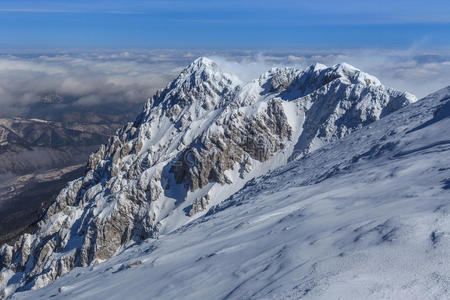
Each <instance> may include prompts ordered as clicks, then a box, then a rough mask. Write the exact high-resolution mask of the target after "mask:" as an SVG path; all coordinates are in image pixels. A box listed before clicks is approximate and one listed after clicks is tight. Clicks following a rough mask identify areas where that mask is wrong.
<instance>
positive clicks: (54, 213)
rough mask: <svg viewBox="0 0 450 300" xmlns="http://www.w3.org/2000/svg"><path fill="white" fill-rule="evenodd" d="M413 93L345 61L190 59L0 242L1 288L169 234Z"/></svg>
mask: <svg viewBox="0 0 450 300" xmlns="http://www.w3.org/2000/svg"><path fill="white" fill-rule="evenodd" d="M414 101H415V97H414V96H412V95H410V94H408V93H403V92H399V91H396V90H394V89H391V88H388V87H385V86H383V85H381V83H380V82H379V81H378V80H377V79H376V78H374V77H373V76H370V75H368V74H365V73H363V72H361V71H360V70H358V69H356V68H354V67H352V66H350V65H347V64H339V65H336V66H332V67H326V66H324V65H320V64H316V65H314V66H311V67H309V68H307V69H305V70H297V69H293V68H282V69H272V70H270V71H268V72H266V73H264V74H262V75H261V76H260V77H259V78H258V79H255V80H253V81H251V82H249V83H242V82H241V81H240V80H239V79H238V78H237V77H236V76H233V75H230V74H227V73H224V72H222V71H221V70H220V68H219V66H218V65H217V64H216V63H214V62H213V61H211V60H210V59H207V58H199V59H197V60H195V61H194V62H193V63H192V64H190V65H189V66H187V67H186V68H185V69H184V70H183V71H182V72H181V73H180V75H179V76H178V77H177V78H176V79H175V80H174V81H173V82H171V83H170V84H169V85H168V86H167V87H166V88H165V89H163V90H161V91H159V92H158V93H157V94H156V95H155V96H153V97H152V98H151V99H149V100H148V101H147V103H146V106H145V108H144V110H143V112H142V113H141V114H140V115H139V116H138V118H137V119H136V121H135V122H134V123H129V124H128V125H127V126H125V127H124V128H122V129H121V130H119V131H118V132H117V134H116V135H115V136H114V137H112V138H111V139H110V140H109V142H108V143H107V144H106V145H104V146H102V147H101V148H100V149H99V150H98V151H97V152H96V153H93V154H92V155H91V157H90V159H89V162H88V166H87V172H86V174H85V176H84V177H82V178H79V179H77V180H75V181H73V182H71V183H69V184H68V186H67V187H66V188H64V189H63V190H62V191H61V193H60V194H59V195H58V197H57V199H56V201H55V202H54V203H53V204H52V206H51V207H50V208H49V209H48V211H47V213H46V215H45V216H44V218H43V219H42V220H41V221H40V222H39V225H38V229H37V231H36V232H35V233H34V234H32V235H30V234H26V235H23V236H22V238H21V239H20V240H18V241H17V242H16V243H15V244H14V245H11V246H8V245H7V246H4V247H2V248H1V249H0V294H4V295H10V294H12V293H14V292H15V291H23V290H28V289H37V288H40V287H43V286H45V285H47V284H48V283H50V282H52V281H53V280H55V279H56V278H59V277H61V276H64V275H65V274H67V273H68V272H69V271H70V270H72V269H73V268H75V267H84V266H90V265H93V264H97V263H99V262H102V261H105V260H107V259H109V258H111V257H113V256H114V255H116V254H118V253H120V252H121V251H123V250H124V249H125V248H126V247H127V246H128V245H129V244H130V243H136V242H140V241H143V240H146V239H147V238H157V237H158V235H160V234H163V235H164V234H168V233H170V232H173V231H174V230H177V229H178V228H180V227H181V226H183V225H185V224H189V223H191V222H194V221H195V220H196V219H197V218H200V217H202V216H203V215H205V214H206V213H207V211H208V210H209V208H211V207H212V206H214V205H217V204H219V203H221V202H222V201H223V200H224V199H226V198H228V197H229V196H231V195H233V194H234V193H235V192H237V191H238V190H239V189H241V188H242V187H243V186H244V185H245V184H246V183H247V182H249V181H250V180H252V179H253V178H256V177H259V176H261V175H264V174H266V173H267V172H269V171H271V170H274V169H276V168H277V167H280V166H283V165H285V164H286V162H287V161H288V160H289V159H295V158H299V157H303V156H305V155H307V154H308V153H311V152H312V151H314V150H317V149H319V148H320V147H322V146H323V145H326V144H328V143H330V142H333V141H335V140H338V139H340V138H342V137H344V136H346V135H347V134H349V133H351V132H353V131H355V130H357V129H358V128H361V127H362V126H364V125H367V124H370V123H372V122H374V121H376V120H379V119H380V118H383V117H386V116H388V115H389V114H390V113H392V112H394V111H396V110H398V109H400V108H402V107H404V106H406V105H407V104H409V103H411V102H414Z"/></svg>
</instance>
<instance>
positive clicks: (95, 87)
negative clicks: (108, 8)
mask: <svg viewBox="0 0 450 300" xmlns="http://www.w3.org/2000/svg"><path fill="white" fill-rule="evenodd" d="M198 56H209V57H211V58H213V59H214V60H215V61H216V62H217V63H218V64H219V65H220V66H221V68H222V69H223V70H224V71H225V72H230V73H234V74H236V75H238V76H239V77H240V78H241V79H242V80H243V81H249V80H251V79H253V78H257V77H258V75H259V74H261V73H263V72H264V71H266V70H268V69H270V68H271V67H273V66H288V65H289V66H296V67H299V68H304V67H307V66H308V65H311V64H314V63H316V62H320V63H324V64H326V65H333V64H336V63H340V62H347V63H350V64H352V65H354V66H355V67H358V68H360V69H361V70H363V71H365V72H368V73H370V74H373V75H375V76H377V77H378V78H379V79H380V80H381V81H382V82H383V84H386V85H388V86H391V87H394V88H397V89H401V90H406V91H409V92H411V93H413V94H415V95H417V96H418V97H419V98H420V97H422V96H425V95H426V94H428V93H430V92H432V91H434V90H437V89H439V88H441V87H443V86H446V85H448V84H449V82H448V78H449V77H450V76H449V75H450V53H445V52H423V51H415V50H407V51H406V50H405V51H398V50H396V51H394V50H392V51H387V50H348V51H333V50H330V51H264V52H259V51H244V50H236V51H195V52H187V51H182V50H127V51H125V50H124V51H112V50H107V51H106V50H105V51H103V50H98V51H88V52H86V51H75V50H71V51H52V52H45V51H42V52H38V51H28V52H27V51H21V52H16V53H3V54H1V55H0V105H1V106H0V107H1V110H0V117H16V116H26V115H27V113H28V112H29V110H30V107H31V106H32V104H35V103H38V102H45V101H53V102H56V103H54V104H57V105H59V106H64V105H67V104H68V103H67V102H70V107H81V108H83V109H89V107H94V106H95V107H98V106H100V107H105V106H107V107H108V106H110V107H119V108H120V105H121V104H124V103H126V104H132V105H136V106H140V105H142V103H143V102H144V101H145V99H146V98H148V97H149V96H151V95H152V94H153V93H154V92H155V91H156V90H157V89H159V88H162V87H164V86H165V85H166V84H167V83H168V82H169V81H170V80H171V79H173V78H174V77H175V76H176V75H177V74H178V72H179V71H180V70H181V69H182V68H183V67H184V66H185V65H186V64H188V63H189V62H190V61H192V60H193V59H195V58H196V57H198ZM56 95H57V96H56ZM59 96H60V97H62V98H63V99H65V101H64V102H62V103H58V102H59Z"/></svg>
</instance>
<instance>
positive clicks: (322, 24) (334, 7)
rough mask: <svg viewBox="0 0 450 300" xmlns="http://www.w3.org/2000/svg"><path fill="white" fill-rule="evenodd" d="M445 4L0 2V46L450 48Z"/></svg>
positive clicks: (449, 7) (449, 6) (449, 11)
mask: <svg viewBox="0 0 450 300" xmlns="http://www.w3.org/2000/svg"><path fill="white" fill-rule="evenodd" d="M449 37H450V1H448V0H445V1H444V0H435V1H433V0H431V1H423V0H421V1H418V0H409V1H405V0H395V1H394V0H390V1H386V0H378V1H376V0H372V1H360V0H359V1H350V0H341V1H330V0H321V1H290V0H278V1H274V0H272V1H266V0H259V1H251V0H229V1H217V0H190V1H179V0H176V1H136V0H127V1H124V0H123V1H122V0H121V1H114V0H110V1H104V0H95V1H93V0H90V1H85V0H81V1H77V0H70V1H68V0H53V1H49V0H40V1H22V0H0V48H179V49H277V48H278V49H280V48H282V49H294V48H295V49H298V48H303V49H316V48H320V49H330V48H333V49H344V48H345V49H348V48H400V49H408V48H420V49H448V48H450V38H449Z"/></svg>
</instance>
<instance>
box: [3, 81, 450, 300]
mask: <svg viewBox="0 0 450 300" xmlns="http://www.w3.org/2000/svg"><path fill="white" fill-rule="evenodd" d="M449 128H450V87H449V88H446V89H443V90H441V91H439V92H437V93H435V94H432V95H430V96H428V97H426V98H424V99H422V100H421V101H419V102H416V103H414V104H411V105H409V106H407V107H405V108H402V109H400V110H399V111H397V112H394V113H392V114H391V115H389V116H387V117H385V118H383V119H381V120H379V121H376V122H374V123H372V124H370V125H368V126H366V127H363V128H362V129H360V130H358V131H356V132H353V133H352V134H350V135H347V136H346V137H344V138H343V139H341V140H338V141H336V142H333V143H330V144H328V145H325V146H323V147H322V148H321V149H319V150H317V151H314V152H312V153H311V154H308V155H306V156H304V157H303V158H302V159H299V160H296V161H291V162H290V163H288V164H286V165H285V166H283V167H281V168H279V169H277V170H275V171H273V172H270V173H268V174H266V175H264V176H262V177H260V178H257V179H254V180H252V181H250V182H249V183H247V184H246V186H245V187H244V188H242V189H241V190H240V191H239V192H238V193H235V194H234V195H233V196H231V197H229V198H228V199H226V200H225V201H223V202H222V203H220V204H219V205H217V206H215V207H213V208H212V209H210V210H209V211H208V213H207V214H206V215H204V216H201V217H199V218H197V219H196V220H195V221H193V222H191V223H190V224H187V225H185V226H182V227H180V228H178V229H177V230H175V231H173V232H170V233H166V234H162V235H160V236H159V237H158V238H157V239H148V240H146V241H143V242H142V243H141V244H139V245H133V246H130V247H129V248H128V249H126V250H125V251H124V252H122V253H120V254H119V255H117V256H115V257H113V258H111V259H110V260H108V261H107V262H104V263H100V264H98V265H94V266H91V267H86V268H76V269H74V270H72V271H71V272H69V273H68V274H67V275H66V276H64V277H63V278H61V279H58V280H56V281H54V282H53V283H51V284H49V285H48V286H46V287H44V288H42V289H39V290H36V291H27V292H23V293H16V294H15V295H14V296H13V297H12V298H13V299H51V297H55V299H448V298H450V264H449V261H450V251H449V249H450V215H449V213H450V131H449Z"/></svg>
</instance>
